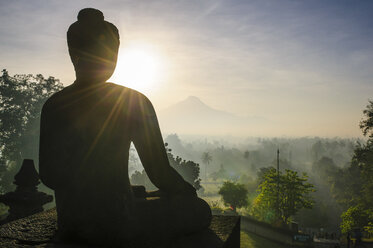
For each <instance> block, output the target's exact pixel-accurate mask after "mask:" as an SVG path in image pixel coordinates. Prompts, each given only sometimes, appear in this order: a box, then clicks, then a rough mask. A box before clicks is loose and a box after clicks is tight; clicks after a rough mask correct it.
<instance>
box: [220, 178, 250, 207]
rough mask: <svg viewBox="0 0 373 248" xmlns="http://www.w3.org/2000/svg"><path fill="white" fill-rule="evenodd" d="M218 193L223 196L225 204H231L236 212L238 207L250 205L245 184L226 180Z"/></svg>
mask: <svg viewBox="0 0 373 248" xmlns="http://www.w3.org/2000/svg"><path fill="white" fill-rule="evenodd" d="M218 193H219V195H221V196H222V198H223V201H224V205H226V206H230V207H231V208H232V210H233V211H234V212H236V209H237V208H241V207H245V206H247V205H248V200H247V196H248V190H247V189H246V188H245V186H244V185H243V184H240V183H234V182H230V181H226V182H224V183H223V186H222V187H221V188H220V189H219V192H218Z"/></svg>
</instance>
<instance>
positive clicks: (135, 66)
mask: <svg viewBox="0 0 373 248" xmlns="http://www.w3.org/2000/svg"><path fill="white" fill-rule="evenodd" d="M161 67H162V63H161V59H160V57H159V55H158V54H156V53H155V52H154V51H152V50H151V49H147V48H144V47H129V48H124V49H123V50H122V49H121V51H120V52H119V56H118V61H117V66H116V68H115V71H114V74H113V76H112V77H111V78H110V79H109V81H111V82H114V83H116V84H120V85H123V86H126V87H129V88H132V89H135V90H138V91H140V92H149V91H150V90H151V89H152V88H153V87H154V86H155V84H156V83H159V80H160V76H161V69H162V68H161Z"/></svg>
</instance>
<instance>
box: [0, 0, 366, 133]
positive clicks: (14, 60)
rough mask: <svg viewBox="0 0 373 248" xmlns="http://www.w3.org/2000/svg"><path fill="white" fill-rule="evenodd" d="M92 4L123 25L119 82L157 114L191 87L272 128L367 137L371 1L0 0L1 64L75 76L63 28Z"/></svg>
mask: <svg viewBox="0 0 373 248" xmlns="http://www.w3.org/2000/svg"><path fill="white" fill-rule="evenodd" d="M85 7H94V8H98V9H100V10H101V11H102V12H103V13H104V15H105V19H106V20H108V21H110V22H112V23H114V24H115V25H116V26H117V27H118V29H119V32H120V36H121V49H120V61H119V63H118V68H117V71H116V76H115V77H114V78H113V80H114V79H115V80H123V81H125V82H122V83H123V84H124V83H127V85H129V86H130V87H134V88H137V89H139V90H140V91H143V92H144V93H145V94H146V95H147V96H148V97H149V98H150V99H151V100H152V101H153V103H154V105H155V107H156V109H157V110H160V109H164V108H166V107H167V106H169V105H171V104H173V103H176V102H178V101H180V100H183V99H185V98H186V97H187V96H189V95H194V96H197V97H199V98H200V99H201V100H202V101H204V102H205V103H206V104H208V105H209V106H212V107H214V108H216V109H221V110H224V111H228V112H231V113H235V114H237V115H241V116H259V117H263V118H266V119H268V120H270V121H273V123H274V126H273V133H271V135H273V136H282V135H286V136H307V135H310V136H313V135H317V136H329V137H330V136H331V137H333V136H342V137H352V136H358V135H360V133H361V132H360V130H359V129H358V123H359V120H360V119H361V117H362V110H363V109H364V108H365V106H366V105H367V103H368V99H369V98H370V99H373V82H372V80H373V70H372V65H373V18H372V17H371V16H372V13H373V2H372V1H352V0H351V1H342V0H338V1H325V0H320V1H316V0H309V1H286V0H282V1H278V0H272V1H266V0H258V1H248V0H241V1H239V0H229V1H228V0H225V1H221V0H220V1H219V0H204V1H201V0H180V1H174V0H169V1H165V0H161V1H145V0H139V1H133V0H128V1H125V0H110V1H96V0H89V1H78V0H64V1H57V0H48V1H42V0H33V1H29V0H24V1H22V0H21V1H1V2H0V23H1V25H0V51H1V56H0V65H1V67H2V68H6V69H7V70H8V71H9V73H10V74H11V75H13V74H20V73H32V74H36V73H41V74H43V75H44V76H49V75H51V76H55V77H56V78H59V79H60V80H61V81H62V82H63V83H64V84H65V85H69V84H71V83H72V82H73V81H74V71H73V67H72V64H71V62H70V58H69V56H68V53H67V44H66V31H67V29H68V27H69V25H70V24H71V23H72V22H74V21H75V20H76V16H77V14H78V11H79V10H80V9H82V8H85ZM129 58H132V59H129ZM2 68H1V69H2ZM139 70H140V72H141V73H138V72H139ZM142 70H146V72H144V71H142ZM126 71H127V72H126ZM118 83H121V82H118Z"/></svg>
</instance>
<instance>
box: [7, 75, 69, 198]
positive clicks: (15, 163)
mask: <svg viewBox="0 0 373 248" xmlns="http://www.w3.org/2000/svg"><path fill="white" fill-rule="evenodd" d="M62 88H63V86H62V84H61V83H60V82H59V80H58V79H55V78H54V77H49V78H44V77H43V76H42V75H40V74H38V75H36V76H33V75H30V74H29V75H15V76H13V77H11V76H9V74H8V72H7V71H6V70H3V71H2V76H1V77H0V155H1V157H0V166H1V167H2V169H1V180H0V185H1V188H0V191H9V190H11V188H12V181H13V174H14V173H15V172H16V171H18V168H19V166H20V164H21V162H22V160H23V159H24V158H31V159H34V160H35V161H37V158H38V149H39V145H38V142H39V125H40V124H39V122H40V112H41V108H42V106H43V104H44V102H45V101H46V100H47V99H48V98H49V97H50V96H51V95H52V94H53V93H55V92H57V91H59V90H61V89H62Z"/></svg>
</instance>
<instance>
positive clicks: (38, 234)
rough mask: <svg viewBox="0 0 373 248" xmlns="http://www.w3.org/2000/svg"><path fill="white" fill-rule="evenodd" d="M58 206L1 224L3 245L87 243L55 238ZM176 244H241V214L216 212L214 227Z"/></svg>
mask: <svg viewBox="0 0 373 248" xmlns="http://www.w3.org/2000/svg"><path fill="white" fill-rule="evenodd" d="M56 221H57V214H56V210H55V209H51V210H48V211H44V212H41V213H38V214H35V215H32V216H29V217H26V218H23V219H19V220H16V221H13V222H9V223H7V224H4V225H1V226H0V247H9V248H10V247H53V248H65V247H66V248H75V247H87V246H82V245H80V244H79V245H77V244H62V243H58V242H56V241H54V239H53V237H54V235H55V233H56V229H57V222H56ZM172 247H173V248H192V247H193V248H239V247H240V217H239V216H219V215H214V216H213V218H212V222H211V225H210V227H209V228H208V229H207V230H206V231H204V232H201V233H196V234H192V235H188V236H184V237H182V238H180V239H179V240H177V241H176V242H175V243H174V244H173V245H172Z"/></svg>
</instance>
